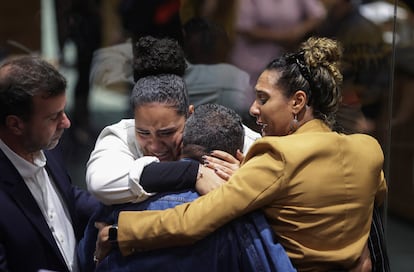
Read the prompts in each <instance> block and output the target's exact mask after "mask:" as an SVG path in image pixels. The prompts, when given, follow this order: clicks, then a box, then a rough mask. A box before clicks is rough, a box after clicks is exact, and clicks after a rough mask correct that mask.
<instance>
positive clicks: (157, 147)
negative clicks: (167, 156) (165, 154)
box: [149, 137, 164, 153]
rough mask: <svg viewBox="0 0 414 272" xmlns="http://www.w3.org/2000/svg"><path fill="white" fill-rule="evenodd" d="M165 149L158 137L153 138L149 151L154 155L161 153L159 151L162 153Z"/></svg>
mask: <svg viewBox="0 0 414 272" xmlns="http://www.w3.org/2000/svg"><path fill="white" fill-rule="evenodd" d="M163 148H164V145H163V143H162V141H160V140H159V139H158V138H157V137H152V138H151V140H150V141H149V149H150V151H151V152H153V153H159V151H162V150H163Z"/></svg>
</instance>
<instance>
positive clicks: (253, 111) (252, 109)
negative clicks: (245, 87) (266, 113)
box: [249, 100, 260, 117]
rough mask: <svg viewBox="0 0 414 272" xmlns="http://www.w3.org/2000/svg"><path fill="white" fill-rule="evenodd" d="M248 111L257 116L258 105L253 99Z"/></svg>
mask: <svg viewBox="0 0 414 272" xmlns="http://www.w3.org/2000/svg"><path fill="white" fill-rule="evenodd" d="M249 113H250V115H251V116H253V117H257V116H259V113H260V112H259V107H258V106H257V103H256V100H255V101H253V103H252V105H251V106H250V109H249Z"/></svg>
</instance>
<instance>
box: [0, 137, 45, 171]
mask: <svg viewBox="0 0 414 272" xmlns="http://www.w3.org/2000/svg"><path fill="white" fill-rule="evenodd" d="M0 139H1V140H2V141H3V142H4V144H5V145H7V146H8V148H10V149H11V150H12V151H13V152H14V153H16V154H17V155H19V156H20V157H22V158H23V159H24V160H26V161H28V162H31V163H33V161H34V158H35V156H36V154H37V153H38V151H36V152H30V151H27V150H26V148H24V146H23V145H22V144H21V141H20V138H19V137H18V136H16V135H9V134H7V133H4V132H0Z"/></svg>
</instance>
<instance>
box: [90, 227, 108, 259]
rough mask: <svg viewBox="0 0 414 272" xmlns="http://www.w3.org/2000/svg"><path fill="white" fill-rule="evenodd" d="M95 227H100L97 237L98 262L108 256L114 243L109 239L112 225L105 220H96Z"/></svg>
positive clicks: (95, 257) (96, 254)
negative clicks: (104, 221)
mask: <svg viewBox="0 0 414 272" xmlns="http://www.w3.org/2000/svg"><path fill="white" fill-rule="evenodd" d="M95 228H97V229H98V237H97V238H96V248H95V253H94V259H95V262H96V264H98V263H99V262H100V261H101V260H103V259H104V258H105V257H106V256H108V254H109V252H110V251H111V249H112V245H111V243H110V242H109V240H108V238H109V228H110V225H108V224H106V223H103V222H95Z"/></svg>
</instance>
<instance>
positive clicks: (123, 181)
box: [86, 120, 159, 205]
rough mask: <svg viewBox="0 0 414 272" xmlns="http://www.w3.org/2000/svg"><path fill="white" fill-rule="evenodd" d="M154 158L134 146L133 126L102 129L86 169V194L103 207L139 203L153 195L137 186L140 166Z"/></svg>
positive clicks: (124, 123)
mask: <svg viewBox="0 0 414 272" xmlns="http://www.w3.org/2000/svg"><path fill="white" fill-rule="evenodd" d="M154 161H159V160H158V159H157V158H156V157H149V156H147V157H143V156H142V152H141V151H140V150H139V149H138V148H137V146H136V144H135V136H134V124H133V122H132V121H131V120H123V121H121V122H119V123H117V124H115V125H112V126H108V127H106V128H104V129H103V130H102V132H101V134H100V135H99V137H98V139H97V141H96V144H95V148H94V150H93V151H92V153H91V155H90V158H89V161H88V163H87V169H86V185H87V188H88V191H89V192H90V193H91V194H93V195H94V196H95V197H96V198H97V199H98V200H100V201H101V202H103V203H104V204H106V205H111V204H120V203H128V202H141V201H144V200H145V199H147V198H148V197H149V196H151V195H154V194H153V193H148V192H146V191H145V190H144V189H143V188H142V186H141V185H140V183H139V180H140V176H141V173H142V171H143V169H144V167H145V166H146V165H148V164H150V163H152V162H154Z"/></svg>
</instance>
